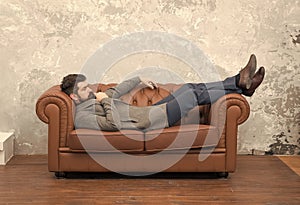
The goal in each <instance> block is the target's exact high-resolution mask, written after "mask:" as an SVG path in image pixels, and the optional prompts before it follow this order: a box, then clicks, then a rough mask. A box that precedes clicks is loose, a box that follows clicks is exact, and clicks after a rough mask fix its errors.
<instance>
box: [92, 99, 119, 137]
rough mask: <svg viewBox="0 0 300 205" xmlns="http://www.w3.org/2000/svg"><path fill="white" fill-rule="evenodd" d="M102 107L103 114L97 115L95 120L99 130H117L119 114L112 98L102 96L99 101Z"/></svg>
mask: <svg viewBox="0 0 300 205" xmlns="http://www.w3.org/2000/svg"><path fill="white" fill-rule="evenodd" d="M100 103H101V104H102V106H103V108H104V111H105V114H106V115H105V116H97V122H98V125H99V127H100V129H101V130H105V131H117V130H120V129H121V122H120V116H119V113H118V111H117V110H116V108H115V106H114V104H113V99H112V98H104V99H102V100H101V102H100Z"/></svg>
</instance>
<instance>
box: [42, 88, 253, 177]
mask: <svg viewBox="0 0 300 205" xmlns="http://www.w3.org/2000/svg"><path fill="white" fill-rule="evenodd" d="M111 86H115V84H97V85H91V87H92V88H93V90H94V91H105V90H106V89H108V88H109V87H111ZM179 86H180V85H177V84H164V85H159V88H158V89H155V90H151V89H148V88H137V89H135V90H133V91H132V92H130V93H128V94H126V95H125V96H123V97H122V100H124V101H126V102H128V103H130V104H133V105H136V106H148V105H152V104H153V103H155V102H157V101H159V100H160V99H162V98H164V97H166V96H167V95H168V94H169V93H172V92H173V91H174V90H176V89H178V88H179ZM36 113H37V115H38V117H39V118H40V119H41V120H42V121H43V122H45V123H47V124H48V168H49V171H51V172H55V175H56V176H57V177H60V176H64V174H65V173H68V172H110V171H114V172H119V173H128V174H131V173H135V174H133V175H136V174H137V173H142V174H141V175H144V174H148V173H156V172H161V171H164V172H215V173H218V174H220V175H221V176H223V177H227V176H228V173H229V172H234V171H235V169H236V155H237V131H238V125H239V124H241V123H243V122H244V121H245V120H246V119H247V118H248V116H249V113H250V109H249V104H248V103H247V101H246V99H245V98H244V97H243V96H241V95H239V94H228V95H225V96H224V97H222V98H220V99H219V100H218V101H217V102H215V103H214V104H212V105H204V106H199V107H196V108H194V109H193V110H191V111H190V112H189V113H188V115H187V116H186V117H184V118H183V119H182V121H181V122H178V124H177V125H176V126H173V127H170V128H165V129H161V130H152V131H147V132H142V131H139V130H121V131H118V132H105V131H99V130H88V129H75V128H74V124H73V117H74V116H73V114H74V105H73V103H72V101H71V99H70V98H69V97H68V96H67V95H66V94H65V93H63V92H61V90H60V87H59V86H58V85H56V86H53V87H52V88H50V89H49V90H47V91H45V92H44V93H43V94H42V95H41V96H40V98H39V99H38V101H37V103H36ZM199 157H200V158H199Z"/></svg>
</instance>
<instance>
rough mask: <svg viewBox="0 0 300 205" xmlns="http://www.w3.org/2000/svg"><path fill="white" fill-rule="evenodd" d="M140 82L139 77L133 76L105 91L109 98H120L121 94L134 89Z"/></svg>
mask: <svg viewBox="0 0 300 205" xmlns="http://www.w3.org/2000/svg"><path fill="white" fill-rule="evenodd" d="M140 82H141V79H140V78H139V77H134V78H131V79H128V80H125V81H123V82H121V83H120V84H118V85H117V86H116V87H113V88H109V89H107V90H106V91H105V93H106V94H107V96H108V97H110V98H120V97H121V96H122V95H125V94H126V93H128V92H130V91H131V90H132V89H134V88H135V87H136V86H137V85H138V84H140Z"/></svg>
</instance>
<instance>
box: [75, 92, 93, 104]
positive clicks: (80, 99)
mask: <svg viewBox="0 0 300 205" xmlns="http://www.w3.org/2000/svg"><path fill="white" fill-rule="evenodd" d="M91 99H96V95H95V94H94V93H93V92H90V94H89V96H88V98H87V99H85V100H82V98H81V97H80V96H79V102H80V103H83V102H85V101H87V100H91Z"/></svg>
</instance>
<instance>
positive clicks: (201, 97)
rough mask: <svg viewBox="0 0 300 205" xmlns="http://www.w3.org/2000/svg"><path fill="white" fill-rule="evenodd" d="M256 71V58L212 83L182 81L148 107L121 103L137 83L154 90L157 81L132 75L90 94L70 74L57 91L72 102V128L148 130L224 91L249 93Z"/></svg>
mask: <svg viewBox="0 0 300 205" xmlns="http://www.w3.org/2000/svg"><path fill="white" fill-rule="evenodd" d="M255 70H256V57H255V55H251V57H250V59H249V62H248V63H247V65H246V66H245V68H243V69H242V70H241V71H240V72H239V74H237V75H235V76H233V77H229V78H226V79H225V80H224V81H219V82H212V83H186V84H183V85H182V87H180V88H179V89H178V90H176V91H175V92H174V93H172V94H170V95H169V96H167V97H166V98H164V99H162V100H161V101H159V102H157V103H155V104H154V105H152V106H145V107H137V106H132V105H129V104H127V103H125V102H122V101H121V100H120V99H119V98H120V97H121V96H122V95H124V94H126V93H128V92H129V91H131V90H132V89H134V88H135V87H136V86H137V85H139V84H140V83H143V84H145V85H146V86H148V87H150V88H152V89H154V88H157V84H156V83H154V82H152V81H148V80H145V79H142V78H140V77H134V78H132V79H129V80H126V81H124V82H122V83H120V84H119V85H117V86H116V87H113V88H109V89H108V90H106V91H105V92H98V93H93V92H92V90H91V88H89V84H88V83H87V82H86V77H85V76H84V75H82V74H70V75H67V76H66V77H64V78H63V81H62V83H61V85H60V86H61V90H62V91H63V92H65V93H66V94H67V95H69V96H70V97H71V98H72V100H73V101H74V103H75V104H76V113H75V120H74V122H75V127H76V128H87V129H97V130H104V131H117V130H121V129H139V130H150V129H151V130H152V129H159V128H165V127H171V126H173V125H174V124H175V123H176V122H177V121H179V120H180V119H181V118H182V117H184V116H185V114H186V113H187V112H188V111H190V110H191V109H192V108H194V107H195V106H198V105H205V104H211V103H214V102H215V101H216V100H218V99H219V98H220V97H222V96H223V95H225V94H230V93H239V94H243V95H245V96H252V95H253V93H254V92H255V90H256V88H257V87H258V86H259V85H260V84H261V83H262V81H263V79H264V75H265V69H264V67H260V68H259V70H258V71H257V72H255Z"/></svg>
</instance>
